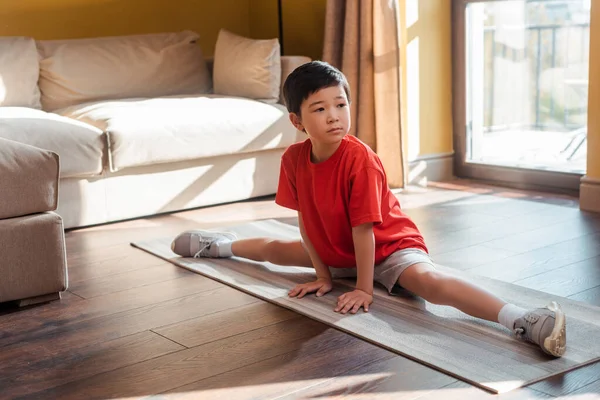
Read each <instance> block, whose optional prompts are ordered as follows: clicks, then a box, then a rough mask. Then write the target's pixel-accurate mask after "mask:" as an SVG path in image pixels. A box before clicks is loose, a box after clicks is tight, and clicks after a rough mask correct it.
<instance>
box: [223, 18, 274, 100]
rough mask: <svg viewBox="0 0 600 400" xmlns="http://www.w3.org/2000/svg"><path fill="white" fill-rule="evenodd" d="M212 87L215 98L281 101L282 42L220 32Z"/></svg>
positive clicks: (225, 31) (224, 31)
mask: <svg viewBox="0 0 600 400" xmlns="http://www.w3.org/2000/svg"><path fill="white" fill-rule="evenodd" d="M213 87H214V92H215V93H216V94H220V95H225V96H237V97H246V98H250V99H256V100H262V101H265V102H268V103H276V102H278V101H279V90H280V87H281V59H280V54H279V40H278V39H267V40H257V39H250V38H246V37H243V36H239V35H236V34H234V33H231V32H229V31H227V30H225V29H222V30H221V31H220V32H219V37H218V38H217V44H216V47H215V55H214V66H213Z"/></svg>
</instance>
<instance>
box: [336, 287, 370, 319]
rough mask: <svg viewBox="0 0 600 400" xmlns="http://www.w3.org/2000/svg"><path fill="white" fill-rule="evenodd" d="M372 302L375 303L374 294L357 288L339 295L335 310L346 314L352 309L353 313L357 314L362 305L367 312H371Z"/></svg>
mask: <svg viewBox="0 0 600 400" xmlns="http://www.w3.org/2000/svg"><path fill="white" fill-rule="evenodd" d="M371 303H373V296H372V295H370V294H368V293H367V292H363V291H362V290H360V289H355V290H353V291H352V292H348V293H344V294H343V295H341V296H340V297H338V304H337V307H336V308H335V312H341V313H342V314H346V313H347V312H348V311H350V312H351V313H352V314H356V313H357V312H358V310H360V308H361V307H362V308H364V309H365V312H369V305H370V304H371Z"/></svg>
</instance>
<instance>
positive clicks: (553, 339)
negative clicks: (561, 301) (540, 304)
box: [544, 301, 567, 357]
mask: <svg viewBox="0 0 600 400" xmlns="http://www.w3.org/2000/svg"><path fill="white" fill-rule="evenodd" d="M548 309H549V310H550V311H554V318H555V321H554V328H553V329H552V333H551V334H550V336H548V337H547V338H546V339H544V350H546V351H547V352H548V353H550V354H552V355H553V356H555V357H561V356H562V355H563V354H565V350H566V349H567V332H566V317H565V313H564V312H563V311H562V309H561V308H560V306H559V305H558V303H556V302H555V301H553V302H551V303H550V304H549V305H548Z"/></svg>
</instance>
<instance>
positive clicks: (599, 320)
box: [132, 220, 600, 393]
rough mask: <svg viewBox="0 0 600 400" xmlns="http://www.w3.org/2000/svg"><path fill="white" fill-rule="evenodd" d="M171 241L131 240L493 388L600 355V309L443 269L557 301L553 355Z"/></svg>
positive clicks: (385, 300) (479, 323)
mask: <svg viewBox="0 0 600 400" xmlns="http://www.w3.org/2000/svg"><path fill="white" fill-rule="evenodd" d="M226 230H227V231H230V232H235V233H236V234H237V235H238V237H239V238H250V237H265V236H266V237H272V238H278V239H284V240H294V239H298V238H299V237H300V233H299V231H298V228H297V227H295V226H292V225H288V224H284V223H281V222H278V221H275V220H264V221H258V222H252V223H248V224H244V225H240V226H235V227H228V228H226ZM172 240H173V238H172V237H163V238H159V239H155V240H149V241H143V242H136V243H132V245H133V246H135V247H138V248H140V249H142V250H145V251H147V252H149V253H151V254H154V255H155V256H157V257H160V258H162V259H165V260H167V261H169V262H171V263H173V264H175V265H178V266H180V267H182V268H186V269H188V270H190V271H193V272H196V273H199V274H201V275H204V276H206V277H209V278H212V279H215V280H217V281H219V282H221V283H224V284H226V285H229V286H231V287H234V288H236V289H238V290H241V291H243V292H245V293H248V294H250V295H253V296H255V297H258V298H260V299H263V300H265V301H268V302H271V303H274V304H277V305H279V306H282V307H285V308H287V309H290V310H293V311H295V312H297V313H299V314H302V315H305V316H307V317H309V318H312V319H315V320H317V321H320V322H323V323H325V324H327V325H329V326H331V327H333V328H336V329H339V330H341V331H344V332H347V333H349V334H351V335H354V336H357V337H359V338H362V339H364V340H367V341H369V342H371V343H373V344H376V345H378V346H381V347H383V348H386V349H389V350H391V351H393V352H395V353H397V354H400V355H402V356H405V357H408V358H410V359H413V360H415V361H417V362H420V363H422V364H424V365H427V366H430V367H432V368H435V369H437V370H439V371H442V372H444V373H446V374H448V375H451V376H454V377H456V378H457V379H461V380H463V381H465V382H468V383H471V384H473V385H476V386H479V387H481V388H483V389H486V390H488V391H490V392H493V393H502V392H507V391H510V390H513V389H515V388H519V387H522V386H526V385H529V384H532V383H534V382H538V381H540V380H543V379H546V378H549V377H551V376H553V375H556V374H560V373H563V372H566V371H569V370H572V369H575V368H578V367H581V366H584V365H587V364H590V363H593V362H594V361H597V360H600V307H595V306H591V305H587V304H584V303H581V302H576V301H572V300H568V299H565V298H561V297H558V296H553V295H550V294H547V293H542V292H539V291H536V290H532V289H527V288H524V287H521V286H517V285H513V284H510V283H506V282H502V281H498V280H494V279H489V278H485V277H482V276H474V275H468V274H467V273H465V272H462V271H458V270H454V269H450V268H446V267H443V266H439V268H440V269H442V270H444V271H448V272H451V273H453V274H456V275H458V276H461V277H463V278H465V279H467V280H470V281H472V282H475V283H477V284H478V285H481V286H482V287H484V288H486V289H488V290H490V291H492V292H493V293H495V294H496V295H498V296H500V297H501V298H505V299H510V300H511V301H512V302H513V303H515V304H517V305H519V306H522V307H525V308H531V307H532V306H533V307H539V306H544V305H545V304H547V303H548V302H550V301H552V300H555V301H557V302H559V303H560V304H561V306H562V308H563V310H565V312H566V314H567V351H566V353H565V355H564V356H563V357H562V358H558V359H555V358H550V357H548V356H546V355H544V354H543V353H542V352H541V351H540V349H539V348H538V347H536V346H534V345H532V344H530V343H525V342H521V341H518V340H516V339H515V338H514V337H512V336H511V335H510V334H509V331H508V330H507V329H505V328H504V327H502V326H500V325H498V324H493V323H489V322H487V321H483V320H478V319H475V318H472V317H470V316H468V315H466V314H464V313H461V312H460V311H458V310H456V309H454V308H451V307H444V306H437V305H434V304H430V303H427V302H425V301H423V300H422V299H420V298H415V297H410V296H389V295H388V294H387V292H386V291H385V290H384V289H383V288H381V287H379V286H377V285H376V287H375V294H374V303H373V304H372V306H371V308H370V310H369V312H368V313H364V312H362V310H361V311H360V312H359V313H357V314H354V315H352V314H347V315H341V314H338V313H335V312H334V311H333V309H334V307H335V304H336V299H337V297H338V296H339V295H340V294H342V293H343V292H345V291H348V290H349V289H351V288H352V285H353V282H352V281H351V280H341V281H337V282H336V284H335V285H334V289H333V291H332V292H330V293H329V294H328V295H326V296H324V297H320V298H317V297H316V296H307V297H305V298H303V299H295V298H289V297H288V296H287V292H288V291H289V289H290V288H291V287H293V286H294V285H296V284H298V283H302V282H307V281H309V280H311V279H314V271H313V270H312V269H309V268H302V267H280V266H276V265H273V264H270V263H257V262H251V261H247V260H243V259H239V258H235V257H234V258H228V259H209V258H202V259H193V258H181V257H179V256H177V255H175V254H174V253H173V252H172V251H171V248H170V244H171V241H172Z"/></svg>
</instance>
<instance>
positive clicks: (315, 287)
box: [288, 278, 333, 299]
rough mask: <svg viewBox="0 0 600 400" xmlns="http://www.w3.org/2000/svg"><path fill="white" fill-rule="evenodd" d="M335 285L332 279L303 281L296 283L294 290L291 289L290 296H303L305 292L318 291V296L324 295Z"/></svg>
mask: <svg viewBox="0 0 600 400" xmlns="http://www.w3.org/2000/svg"><path fill="white" fill-rule="evenodd" d="M332 287H333V285H332V283H331V280H330V279H325V278H318V279H317V280H316V281H314V282H308V283H302V284H300V285H296V286H295V287H294V288H293V289H292V290H290V291H289V293H288V295H289V296H290V297H296V296H297V297H298V298H299V299H301V298H303V297H304V295H305V294H308V293H312V292H317V297H321V296H323V295H324V294H325V293H327V292H330V291H331V288H332Z"/></svg>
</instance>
